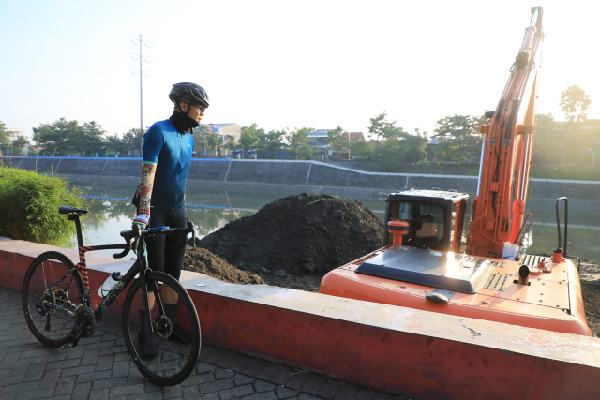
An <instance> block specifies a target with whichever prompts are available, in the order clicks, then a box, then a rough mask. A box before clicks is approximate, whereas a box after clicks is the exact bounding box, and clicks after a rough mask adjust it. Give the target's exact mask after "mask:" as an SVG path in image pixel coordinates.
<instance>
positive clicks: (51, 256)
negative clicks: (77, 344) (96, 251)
mask: <svg viewBox="0 0 600 400" xmlns="http://www.w3.org/2000/svg"><path fill="white" fill-rule="evenodd" d="M73 284H74V285H75V286H74V287H73ZM74 289H76V290H74ZM83 290H84V289H83V280H82V278H81V275H80V274H79V271H77V269H76V268H75V265H74V264H73V262H72V261H71V260H70V259H69V258H68V257H67V256H65V255H64V254H62V253H59V252H56V251H48V252H45V253H42V254H40V255H39V256H38V257H37V258H36V259H35V260H33V261H32V262H31V264H30V265H29V267H28V268H27V272H26V273H25V277H24V278H23V298H22V299H23V314H24V316H25V321H26V322H27V326H28V327H29V330H30V331H31V333H33V335H34V336H35V337H36V338H37V340H38V341H39V342H40V343H41V344H43V345H44V346H46V347H51V348H58V347H63V346H65V345H68V344H70V343H71V340H72V335H71V333H72V331H73V328H74V327H75V318H74V317H73V316H72V315H69V312H72V311H74V310H75V309H76V308H78V307H79V306H80V305H81V304H83V293H84V292H83ZM61 315H62V316H64V317H65V318H64V322H62V323H61V321H60V320H59V316H61ZM52 318H54V319H55V321H52V322H54V330H53V328H52V325H53V323H52V322H51V320H52ZM56 322H58V325H57V324H56ZM40 325H43V329H40ZM52 334H53V336H54V337H53V336H51V335H52Z"/></svg>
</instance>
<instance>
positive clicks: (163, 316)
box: [122, 271, 201, 386]
mask: <svg viewBox="0 0 600 400" xmlns="http://www.w3.org/2000/svg"><path fill="white" fill-rule="evenodd" d="M143 285H144V278H143V277H140V278H138V279H137V280H136V281H135V282H134V283H133V285H132V286H131V288H130V289H129V292H128V293H127V298H126V300H125V304H124V306H123V321H122V322H123V333H124V335H125V343H126V344H127V348H128V350H129V353H130V354H131V357H132V358H133V361H134V362H135V363H136V365H137V366H138V368H139V370H140V372H141V373H142V374H143V375H144V376H145V377H146V378H148V379H149V380H150V381H152V382H154V383H156V384H158V385H163V386H171V385H176V384H178V383H180V382H181V381H183V380H184V379H186V378H187V377H188V376H189V374H190V372H191V371H192V370H193V369H194V367H195V365H196V361H197V360H198V355H199V353H200V346H201V331H200V321H199V320H198V315H197V313H196V308H195V307H194V304H193V303H192V300H191V299H190V296H189V294H188V293H187V291H186V290H185V289H184V288H183V287H181V285H180V284H179V282H177V280H175V278H173V277H172V276H171V275H168V274H165V273H162V272H153V271H149V272H148V274H147V278H146V287H147V288H148V291H147V294H148V307H149V308H146V307H145V304H146V302H145V301H144V300H143V296H144V290H143Z"/></svg>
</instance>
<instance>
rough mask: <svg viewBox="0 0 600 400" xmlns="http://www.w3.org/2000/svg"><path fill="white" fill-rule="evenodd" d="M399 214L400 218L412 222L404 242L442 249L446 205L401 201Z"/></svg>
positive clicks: (410, 244)
mask: <svg viewBox="0 0 600 400" xmlns="http://www.w3.org/2000/svg"><path fill="white" fill-rule="evenodd" d="M394 214H396V213H394ZM397 215H398V219H401V220H404V221H408V222H409V223H410V228H409V230H408V233H407V234H406V235H404V236H403V237H402V242H403V243H405V244H407V245H409V246H415V247H421V248H430V249H434V250H441V249H442V247H443V239H444V228H443V226H444V219H445V210H444V207H442V206H440V205H436V204H427V203H417V202H411V201H400V202H399V203H398V213H397Z"/></svg>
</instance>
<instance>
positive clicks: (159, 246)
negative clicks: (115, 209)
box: [146, 208, 187, 280]
mask: <svg viewBox="0 0 600 400" xmlns="http://www.w3.org/2000/svg"><path fill="white" fill-rule="evenodd" d="M148 226H149V227H150V228H156V227H159V226H168V227H170V228H186V227H187V213H186V210H185V208H162V209H161V208H152V212H151V213H150V224H149V225H148ZM186 242H187V232H184V231H182V232H181V233H179V232H177V233H171V234H167V235H160V234H159V235H156V236H154V237H150V238H147V239H146V246H147V250H148V266H149V267H150V269H152V270H153V271H161V272H166V273H167V274H170V275H172V276H173V278H175V279H177V280H179V276H180V275H181V265H182V263H183V257H184V255H185V245H186Z"/></svg>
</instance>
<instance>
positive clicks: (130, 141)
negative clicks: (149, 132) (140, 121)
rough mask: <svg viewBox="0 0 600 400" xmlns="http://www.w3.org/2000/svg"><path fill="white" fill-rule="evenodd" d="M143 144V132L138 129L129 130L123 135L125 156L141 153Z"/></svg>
mask: <svg viewBox="0 0 600 400" xmlns="http://www.w3.org/2000/svg"><path fill="white" fill-rule="evenodd" d="M143 142H144V131H143V130H142V129H140V128H131V129H130V130H128V131H127V132H126V133H125V134H124V135H123V143H124V144H125V145H126V146H125V147H126V148H127V150H126V151H127V154H131V155H132V156H134V155H135V152H136V150H137V152H138V153H140V154H141V152H142V143H143Z"/></svg>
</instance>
